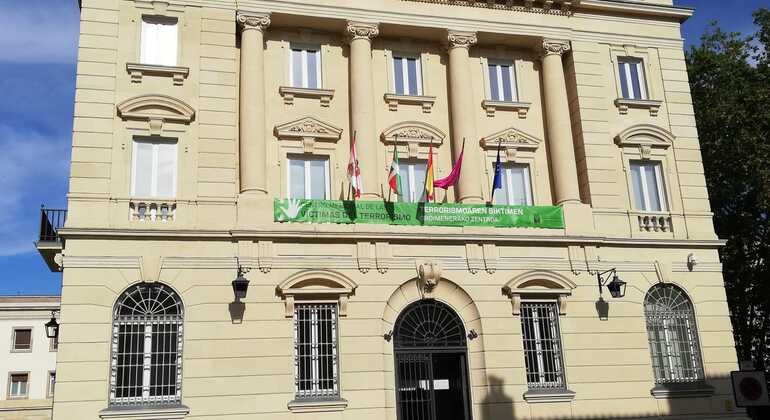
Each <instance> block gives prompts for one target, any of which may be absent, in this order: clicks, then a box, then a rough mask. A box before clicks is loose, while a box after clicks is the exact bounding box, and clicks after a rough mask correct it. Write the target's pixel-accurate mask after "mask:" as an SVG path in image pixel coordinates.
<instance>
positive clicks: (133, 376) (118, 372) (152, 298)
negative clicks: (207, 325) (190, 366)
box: [110, 283, 183, 406]
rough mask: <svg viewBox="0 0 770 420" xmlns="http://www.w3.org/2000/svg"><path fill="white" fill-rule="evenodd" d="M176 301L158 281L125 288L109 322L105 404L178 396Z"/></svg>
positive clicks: (163, 401)
mask: <svg viewBox="0 0 770 420" xmlns="http://www.w3.org/2000/svg"><path fill="white" fill-rule="evenodd" d="M182 323H183V311H182V301H181V299H179V296H177V294H176V293H175V292H174V291H173V290H171V288H169V287H167V286H165V285H163V284H160V283H142V284H138V285H136V286H133V287H131V288H130V289H128V290H127V291H126V292H125V293H123V295H121V297H120V298H119V299H118V301H117V303H116V304H115V313H114V317H113V323H112V334H113V335H112V372H111V381H110V405H113V406H123V405H167V404H179V403H181V400H182V392H181V383H182V332H183V326H182Z"/></svg>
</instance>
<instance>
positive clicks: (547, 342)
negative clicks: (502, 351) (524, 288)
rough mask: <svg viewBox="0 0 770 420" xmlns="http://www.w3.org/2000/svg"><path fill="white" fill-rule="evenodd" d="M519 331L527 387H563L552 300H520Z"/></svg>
mask: <svg viewBox="0 0 770 420" xmlns="http://www.w3.org/2000/svg"><path fill="white" fill-rule="evenodd" d="M521 332H522V336H523V339H524V362H525V365H526V369H527V385H528V386H529V389H564V388H566V382H565V380H564V361H563V357H562V347H561V336H560V333H559V308H558V306H557V305H556V303H553V302H524V303H522V304H521Z"/></svg>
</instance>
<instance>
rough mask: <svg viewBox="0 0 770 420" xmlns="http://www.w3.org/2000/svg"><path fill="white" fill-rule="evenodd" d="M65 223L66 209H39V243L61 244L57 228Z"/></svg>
mask: <svg viewBox="0 0 770 420" xmlns="http://www.w3.org/2000/svg"><path fill="white" fill-rule="evenodd" d="M66 221H67V210H66V209H47V208H45V207H41V208H40V242H61V238H60V237H59V228H61V227H63V226H64V222H66Z"/></svg>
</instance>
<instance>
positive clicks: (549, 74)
mask: <svg viewBox="0 0 770 420" xmlns="http://www.w3.org/2000/svg"><path fill="white" fill-rule="evenodd" d="M569 50H570V43H569V41H562V40H552V39H545V40H543V51H542V54H543V57H542V60H543V91H544V97H545V119H546V134H547V137H548V149H549V152H550V155H551V156H550V157H551V162H550V163H551V170H552V171H553V180H554V193H555V197H554V201H555V202H556V204H560V205H561V204H564V203H580V189H579V187H578V177H577V163H576V162H575V147H574V145H573V143H572V123H571V121H570V112H569V104H568V100H567V84H566V82H565V81H564V67H563V66H562V59H561V57H562V55H563V54H564V53H565V52H567V51H569Z"/></svg>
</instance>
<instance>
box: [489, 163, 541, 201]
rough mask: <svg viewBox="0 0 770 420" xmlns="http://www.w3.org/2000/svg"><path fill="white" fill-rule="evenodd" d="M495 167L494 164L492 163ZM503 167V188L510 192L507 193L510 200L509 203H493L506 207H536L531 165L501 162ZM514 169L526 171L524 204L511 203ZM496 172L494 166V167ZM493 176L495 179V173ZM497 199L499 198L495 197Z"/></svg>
mask: <svg viewBox="0 0 770 420" xmlns="http://www.w3.org/2000/svg"><path fill="white" fill-rule="evenodd" d="M492 165H494V162H493V163H492ZM501 166H502V173H503V175H502V176H503V186H504V188H505V189H506V191H508V192H507V193H506V198H507V199H508V202H507V203H497V202H493V203H492V204H498V205H506V206H533V205H534V202H535V201H534V197H533V194H532V170H531V167H530V164H529V163H523V162H501ZM514 167H519V168H523V169H524V201H525V203H524V204H515V203H511V198H512V197H511V194H510V192H512V190H513V177H512V176H511V175H512V174H511V171H510V170H511V169H512V168H514ZM493 170H494V166H493ZM492 176H493V177H494V172H493V173H492ZM495 197H498V196H497V195H495Z"/></svg>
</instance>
